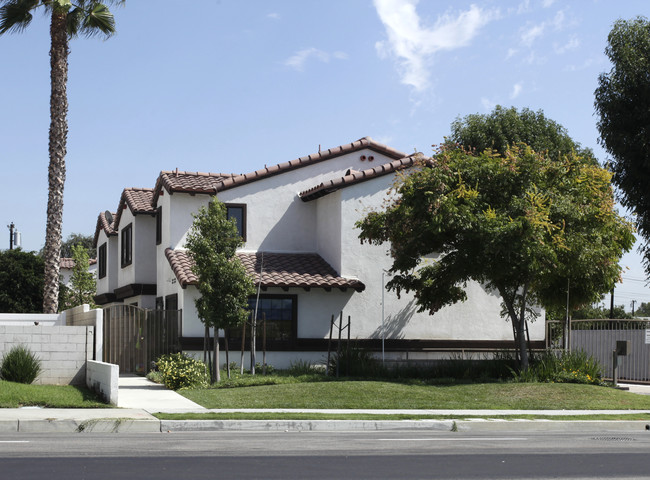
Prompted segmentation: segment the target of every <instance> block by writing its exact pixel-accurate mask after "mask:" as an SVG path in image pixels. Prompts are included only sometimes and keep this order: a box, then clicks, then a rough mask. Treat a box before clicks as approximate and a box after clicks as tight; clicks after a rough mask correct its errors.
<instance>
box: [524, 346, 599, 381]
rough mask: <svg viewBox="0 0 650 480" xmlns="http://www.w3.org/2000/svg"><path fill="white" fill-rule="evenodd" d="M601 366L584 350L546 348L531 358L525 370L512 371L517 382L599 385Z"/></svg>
mask: <svg viewBox="0 0 650 480" xmlns="http://www.w3.org/2000/svg"><path fill="white" fill-rule="evenodd" d="M601 372H602V366H601V365H600V363H598V361H597V360H595V359H594V358H593V357H592V356H590V355H587V354H586V353H585V352H584V351H582V350H580V351H577V352H559V353H556V352H554V351H551V350H546V351H545V352H544V353H542V354H541V355H538V356H534V357H532V358H531V362H530V367H529V368H528V370H527V371H526V372H514V377H515V380H516V381H518V382H555V383H584V384H591V385H601V384H602V383H603V381H602V378H601Z"/></svg>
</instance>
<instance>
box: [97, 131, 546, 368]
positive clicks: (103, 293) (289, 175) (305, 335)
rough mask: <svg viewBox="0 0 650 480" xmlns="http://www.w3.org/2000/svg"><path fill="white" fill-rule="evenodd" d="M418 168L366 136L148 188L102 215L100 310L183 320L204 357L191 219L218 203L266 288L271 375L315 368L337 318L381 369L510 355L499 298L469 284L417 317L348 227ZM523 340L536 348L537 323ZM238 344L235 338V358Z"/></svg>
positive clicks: (177, 174) (382, 251) (189, 341)
mask: <svg viewBox="0 0 650 480" xmlns="http://www.w3.org/2000/svg"><path fill="white" fill-rule="evenodd" d="M415 157H416V155H411V156H408V155H405V154H404V153H401V152H398V151H396V150H394V149H392V148H390V147H387V146H385V145H381V144H379V143H377V142H375V141H373V140H372V139H370V138H367V137H366V138H362V139H361V140H358V141H356V142H353V143H350V144H347V145H343V146H340V147H336V148H332V149H329V150H324V151H321V152H319V153H316V154H312V155H308V156H306V157H301V158H298V159H296V160H292V161H290V162H286V163H282V164H279V165H275V166H272V167H266V168H264V169H261V170H257V171H255V172H251V173H248V174H244V175H235V174H214V173H191V172H184V171H163V172H161V173H160V175H159V176H158V179H157V181H156V184H155V186H154V188H153V189H145V188H127V189H125V190H124V192H123V194H122V196H121V199H120V202H119V204H118V211H117V212H116V213H114V214H111V213H109V212H105V213H102V214H100V216H99V218H98V220H97V228H96V232H95V243H96V246H97V249H98V256H97V258H98V263H99V265H98V280H97V297H96V301H97V303H98V304H100V305H112V304H115V303H126V304H137V305H138V306H140V307H143V308H159V309H179V310H182V339H181V345H182V346H183V349H184V350H190V351H192V350H200V349H201V348H202V344H203V334H204V327H203V325H202V324H201V322H200V320H199V318H198V317H197V315H196V311H195V308H194V300H195V299H196V298H197V295H198V293H197V289H196V287H195V283H196V278H195V276H194V275H193V274H192V272H191V262H190V260H189V257H188V255H187V253H186V251H185V250H184V246H185V238H186V235H187V233H188V231H189V229H190V228H191V225H192V221H193V217H192V214H193V213H196V212H197V211H198V209H199V208H200V207H201V206H203V205H207V203H208V202H209V201H210V199H211V198H212V196H213V195H215V194H216V195H217V197H218V198H219V199H220V200H221V201H222V202H224V203H225V204H226V206H227V208H228V214H229V216H232V217H235V218H237V223H238V226H239V228H240V232H241V234H242V237H243V238H244V241H245V243H244V246H243V247H242V248H241V249H240V251H239V252H238V256H239V257H240V259H241V260H242V262H243V263H244V265H245V266H246V268H247V270H248V271H249V273H250V274H251V275H253V276H254V278H255V280H256V282H260V285H261V295H260V299H261V302H260V306H259V310H260V312H263V313H264V314H265V316H266V319H267V350H268V352H269V353H268V355H267V361H268V362H269V363H270V364H272V365H275V366H278V367H284V366H287V365H288V363H289V361H290V360H292V359H297V358H302V359H306V360H311V361H315V362H318V361H320V360H322V358H323V352H324V351H326V350H327V339H328V337H329V332H330V321H331V317H332V315H336V316H338V315H339V314H340V312H341V311H343V315H344V318H345V319H346V320H347V317H348V316H349V317H350V320H351V327H350V335H351V338H353V339H356V340H357V342H358V344H359V345H364V346H367V347H369V348H372V349H374V350H375V351H377V352H379V351H381V345H382V338H383V339H385V341H384V345H385V351H386V357H387V358H391V357H393V358H405V357H406V356H408V358H410V359H426V358H435V357H436V355H437V354H438V353H439V352H442V351H444V352H449V351H453V350H456V351H457V350H464V351H483V350H496V349H502V348H510V347H511V346H512V326H511V325H510V324H509V323H508V322H506V321H505V320H504V319H503V318H502V317H501V316H500V311H501V299H500V297H499V296H498V295H497V294H496V293H494V292H489V291H486V290H485V289H484V288H483V287H482V286H481V285H479V284H476V283H470V284H469V285H468V287H467V288H468V295H467V296H468V299H467V301H466V302H464V303H459V304H456V305H453V306H450V307H445V308H443V309H442V310H441V311H440V312H438V313H436V314H435V315H433V316H431V315H429V314H427V313H417V312H416V310H417V307H416V305H415V303H414V300H413V298H412V297H411V296H408V295H402V298H401V299H398V298H397V296H396V295H395V294H394V293H393V292H383V295H382V290H383V288H382V287H383V283H384V282H386V281H388V278H387V277H386V275H385V273H384V272H385V271H386V270H388V268H389V267H390V265H391V260H390V257H389V256H388V251H389V246H388V245H381V246H376V245H369V244H367V243H366V244H363V245H362V244H361V243H360V241H359V238H358V235H359V231H358V230H357V229H356V228H355V223H356V222H357V221H358V220H359V219H361V218H362V217H363V216H365V214H366V213H367V212H369V211H371V210H373V209H379V208H381V206H382V203H383V202H384V201H385V200H386V198H387V197H386V196H387V194H388V191H389V189H390V187H391V185H392V184H393V182H394V181H395V176H396V175H398V174H399V172H400V171H401V170H404V169H408V168H409V167H410V166H411V165H413V162H414V160H415ZM262 267H263V268H262ZM260 268H262V275H261V277H260V275H259V272H260ZM382 298H383V299H384V305H383V306H382ZM382 307H383V308H382ZM260 317H261V315H260ZM529 333H530V339H531V341H532V342H533V343H534V344H536V346H542V345H543V340H544V323H543V321H541V320H540V321H538V322H535V323H533V324H531V325H530V332H529ZM240 336H241V333H240V332H230V335H229V337H230V338H231V342H235V343H234V344H233V343H230V348H231V349H235V350H236V349H239V343H237V338H238V337H240ZM260 336H261V335H260Z"/></svg>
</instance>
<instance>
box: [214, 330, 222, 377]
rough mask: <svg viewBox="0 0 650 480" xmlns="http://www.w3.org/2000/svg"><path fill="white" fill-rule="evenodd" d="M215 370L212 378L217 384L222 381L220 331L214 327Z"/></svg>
mask: <svg viewBox="0 0 650 480" xmlns="http://www.w3.org/2000/svg"><path fill="white" fill-rule="evenodd" d="M212 368H213V369H214V376H213V377H212V378H213V379H214V381H215V382H216V383H219V382H220V381H221V369H220V368H219V329H218V328H217V327H214V360H213V362H212Z"/></svg>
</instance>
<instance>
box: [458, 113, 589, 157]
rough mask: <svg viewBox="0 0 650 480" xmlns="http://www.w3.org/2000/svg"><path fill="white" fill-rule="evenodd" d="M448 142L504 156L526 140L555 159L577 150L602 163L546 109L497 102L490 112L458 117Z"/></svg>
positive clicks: (537, 150) (532, 146)
mask: <svg viewBox="0 0 650 480" xmlns="http://www.w3.org/2000/svg"><path fill="white" fill-rule="evenodd" d="M447 141H448V142H451V143H455V144H458V145H461V146H463V147H465V149H472V150H475V151H476V152H477V153H481V152H483V151H485V150H487V149H490V150H496V152H497V153H499V154H501V155H504V154H505V153H506V150H508V148H509V147H510V146H511V145H516V144H518V143H525V144H526V145H528V146H529V147H531V148H532V149H533V150H535V151H536V152H540V153H541V152H544V151H547V152H548V155H549V156H550V157H551V158H554V159H559V158H560V157H561V156H562V155H569V154H570V153H571V152H573V151H575V152H576V153H577V154H578V155H580V156H581V157H582V158H583V159H585V160H588V161H590V162H593V163H594V164H595V163H598V161H597V160H596V158H595V157H594V154H593V152H592V151H591V150H590V149H588V148H582V147H581V146H580V144H579V143H576V142H575V141H574V140H573V139H572V138H571V137H570V136H569V133H568V132H567V130H566V129H565V128H564V127H563V126H562V125H560V124H558V123H556V122H554V121H553V120H551V119H549V118H546V117H545V116H544V112H542V110H538V111H537V112H534V111H532V110H530V109H528V108H524V109H522V110H521V111H518V110H517V109H516V108H515V107H510V108H504V107H502V106H501V105H497V106H496V107H495V109H494V110H493V111H492V112H491V113H490V114H486V115H482V114H478V113H476V114H472V115H467V116H466V117H464V118H462V119H461V118H460V117H458V118H457V119H456V120H455V121H454V122H453V123H452V124H451V135H450V137H449V138H448V139H447Z"/></svg>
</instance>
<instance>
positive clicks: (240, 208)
mask: <svg viewBox="0 0 650 480" xmlns="http://www.w3.org/2000/svg"><path fill="white" fill-rule="evenodd" d="M226 218H228V219H231V218H234V219H235V222H236V223H237V230H238V231H239V236H240V237H241V238H242V239H243V240H244V241H246V205H245V204H242V203H227V204H226Z"/></svg>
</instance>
